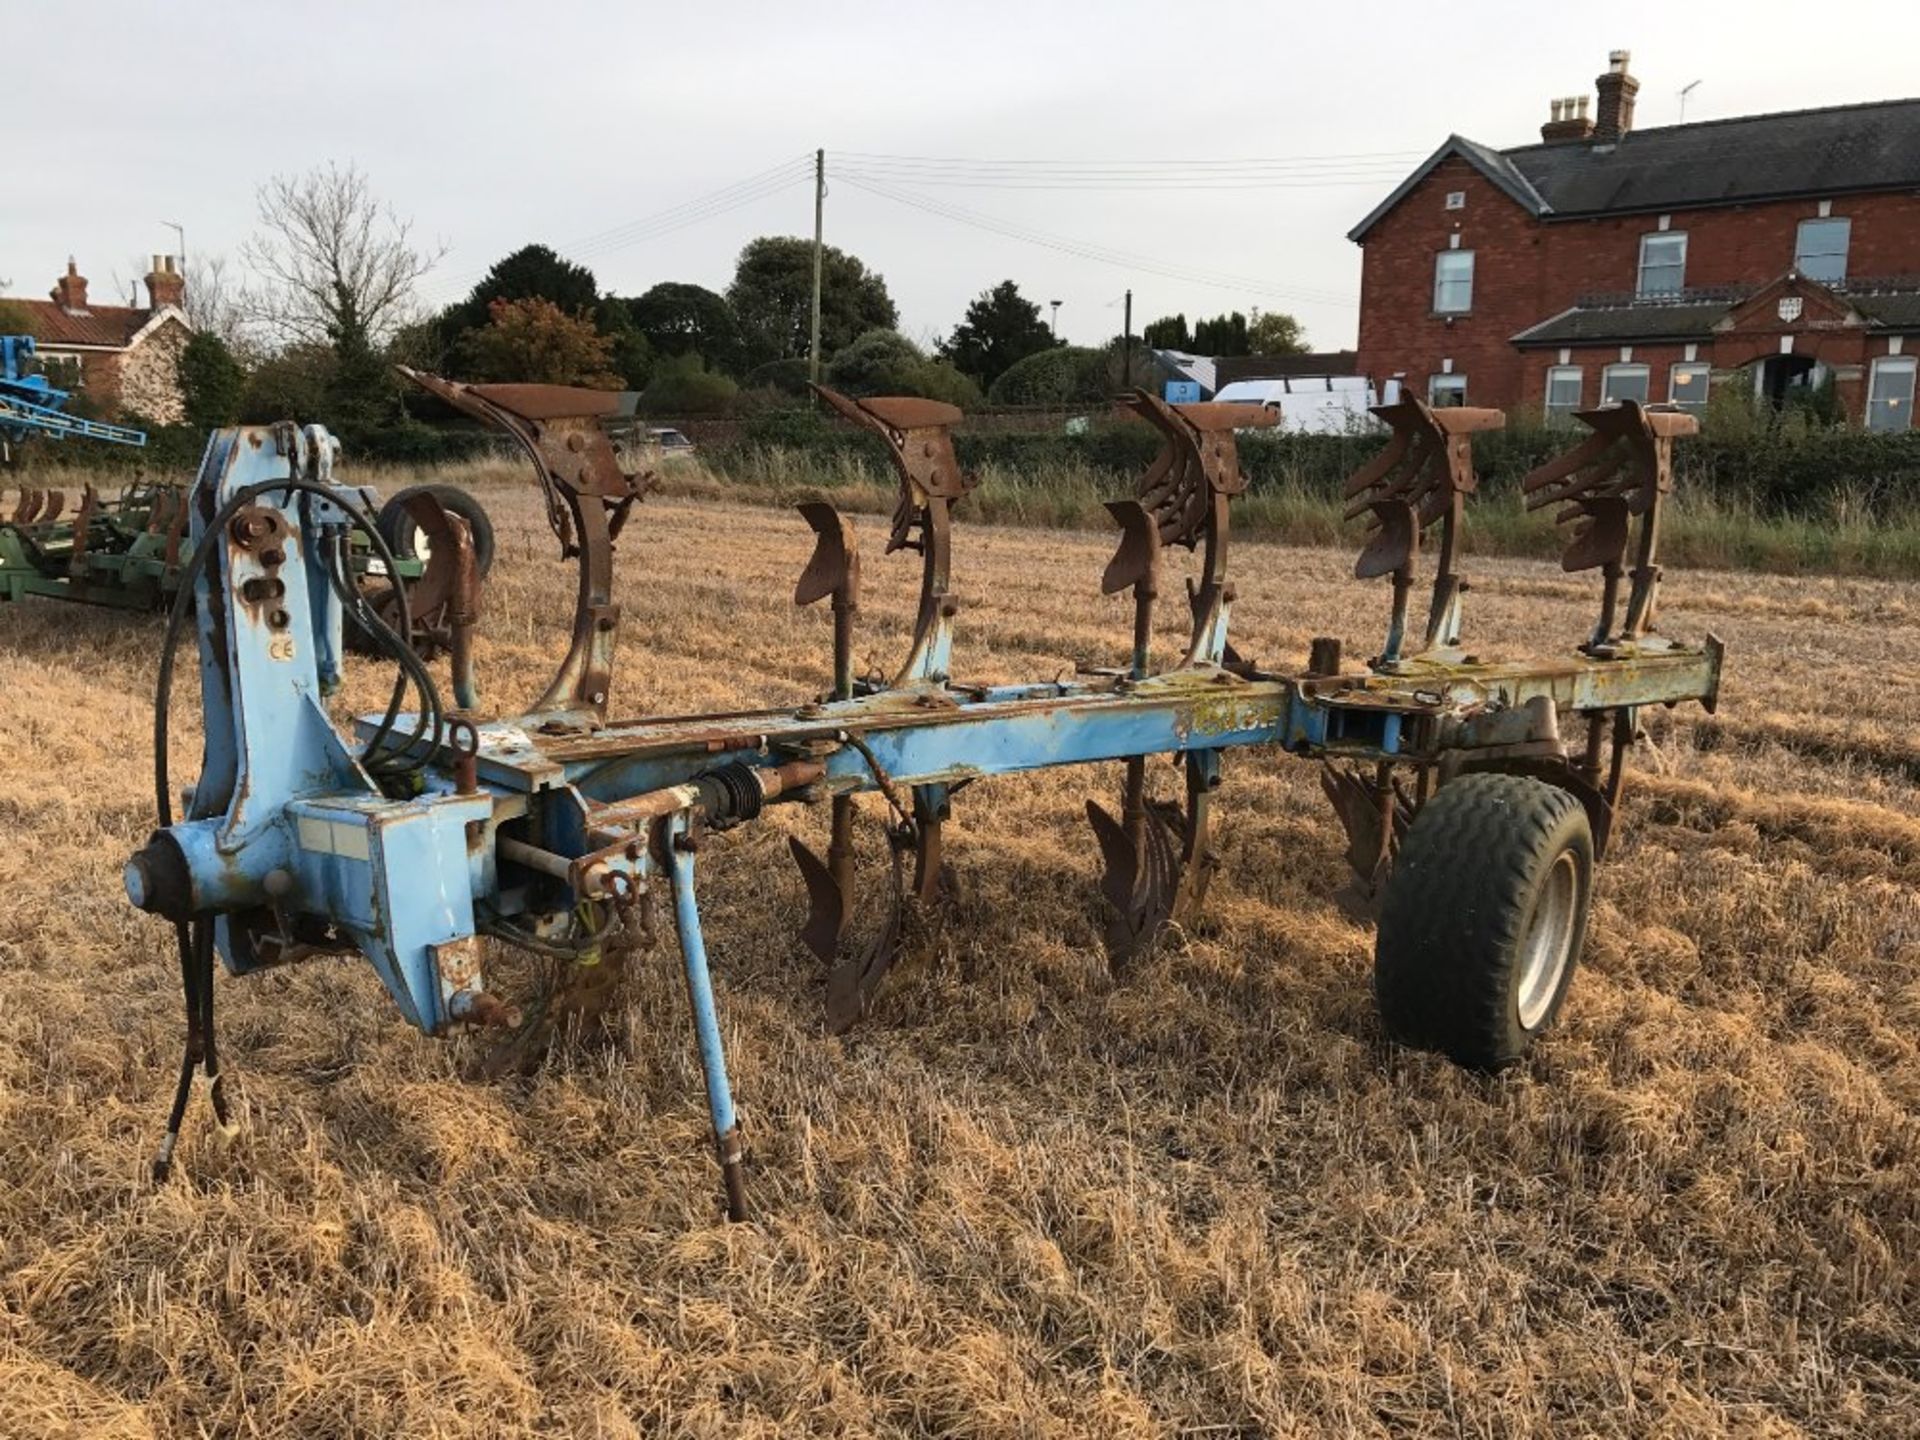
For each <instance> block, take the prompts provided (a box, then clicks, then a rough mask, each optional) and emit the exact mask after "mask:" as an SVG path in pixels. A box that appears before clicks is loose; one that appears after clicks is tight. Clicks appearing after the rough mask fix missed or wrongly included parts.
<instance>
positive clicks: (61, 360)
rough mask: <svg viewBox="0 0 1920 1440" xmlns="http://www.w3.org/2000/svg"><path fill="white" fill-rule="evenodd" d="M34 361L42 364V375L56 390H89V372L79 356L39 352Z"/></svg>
mask: <svg viewBox="0 0 1920 1440" xmlns="http://www.w3.org/2000/svg"><path fill="white" fill-rule="evenodd" d="M34 359H36V360H37V361H39V362H40V373H41V374H42V375H44V376H46V377H47V383H48V384H49V385H52V386H53V387H54V388H55V389H56V390H84V389H86V388H87V371H86V367H85V366H84V365H83V364H82V363H81V360H80V357H79V356H78V355H62V354H60V353H58V352H57V351H56V352H55V353H53V354H48V353H47V352H46V351H45V350H42V351H40V352H38V353H37V354H36V355H35V356H34Z"/></svg>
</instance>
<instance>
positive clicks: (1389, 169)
mask: <svg viewBox="0 0 1920 1440" xmlns="http://www.w3.org/2000/svg"><path fill="white" fill-rule="evenodd" d="M835 158H836V159H837V160H838V161H839V162H840V163H839V165H838V166H837V167H836V168H837V169H838V170H840V171H841V172H842V173H847V174H853V175H859V176H864V177H866V178H869V179H874V180H882V181H894V182H897V183H902V184H911V185H919V186H943V187H944V186H954V187H970V188H983V189H1007V190H1238V189H1265V188H1272V189H1307V188H1315V187H1320V186H1336V185H1346V186H1353V185H1379V184H1383V183H1386V182H1389V181H1392V180H1396V179H1398V178H1400V177H1401V176H1402V175H1404V174H1405V172H1406V170H1407V167H1408V166H1409V165H1410V164H1411V163H1412V161H1413V160H1415V159H1418V158H1419V152H1414V151H1374V152H1367V153H1364V154H1358V153H1356V154H1351V155H1321V156H1311V155H1310V156H1292V157H1264V158H1261V157H1251V158H1246V159H1232V158H1222V157H1217V156H1216V157H1209V158H1207V159H1204V160H1098V161H1072V160H1042V159H1034V158H1031V157H1020V158H1015V159H1004V160H986V159H975V158H958V157H938V156H929V155H887V154H882V153H880V152H875V151H838V152H836V153H835Z"/></svg>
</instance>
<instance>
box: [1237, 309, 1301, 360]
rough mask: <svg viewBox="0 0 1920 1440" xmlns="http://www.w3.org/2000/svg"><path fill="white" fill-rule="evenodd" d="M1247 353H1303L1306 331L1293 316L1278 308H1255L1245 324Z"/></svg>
mask: <svg viewBox="0 0 1920 1440" xmlns="http://www.w3.org/2000/svg"><path fill="white" fill-rule="evenodd" d="M1247 353H1248V354H1249V355H1304V354H1306V353H1307V337H1306V333H1305V332H1304V331H1303V330H1302V329H1301V328H1300V322H1299V321H1298V320H1296V319H1294V318H1293V316H1291V315H1288V314H1286V313H1284V312H1283V311H1279V310H1255V311H1254V312H1253V321H1252V323H1251V324H1249V325H1248V326H1247Z"/></svg>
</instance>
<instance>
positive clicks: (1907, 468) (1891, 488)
mask: <svg viewBox="0 0 1920 1440" xmlns="http://www.w3.org/2000/svg"><path fill="white" fill-rule="evenodd" d="M1583 433H1585V432H1583V431H1582V432H1575V431H1571V430H1554V429H1547V428H1544V427H1540V426H1527V427H1515V428H1512V429H1508V430H1503V431H1494V432H1491V433H1487V434H1483V435H1480V436H1477V437H1476V438H1475V441H1474V459H1475V465H1476V468H1477V470H1478V472H1479V475H1480V483H1481V488H1482V490H1483V491H1486V492H1490V493H1498V492H1500V491H1502V490H1504V489H1507V488H1509V487H1512V486H1516V485H1518V483H1519V481H1520V477H1521V476H1523V475H1525V474H1526V473H1527V471H1529V470H1531V469H1533V468H1534V467H1535V466H1536V465H1539V464H1541V463H1542V462H1543V461H1545V460H1547V459H1549V458H1550V457H1552V456H1554V455H1557V454H1560V453H1561V452H1563V451H1564V450H1565V449H1566V448H1567V447H1568V446H1569V445H1571V444H1573V443H1575V442H1576V441H1577V440H1578V438H1579V435H1580V434H1583ZM1385 443H1386V437H1385V436H1384V435H1383V434H1365V433H1360V434H1350V435H1345V434H1343V435H1298V434H1261V433H1254V434H1246V435H1242V436H1240V444H1239V448H1240V461H1241V466H1242V468H1243V469H1244V470H1245V471H1246V473H1247V476H1248V479H1249V480H1250V482H1251V484H1252V486H1253V488H1254V489H1256V490H1258V489H1263V488H1270V487H1275V486H1282V485H1285V486H1291V487H1294V488H1296V489H1300V490H1304V491H1306V492H1307V493H1310V494H1322V495H1334V494H1338V493H1339V490H1340V487H1341V485H1342V484H1343V483H1344V482H1345V480H1346V478H1347V476H1349V475H1351V474H1352V473H1353V472H1354V471H1355V470H1356V469H1358V468H1359V467H1360V466H1361V465H1362V464H1363V463H1364V462H1365V461H1366V460H1368V459H1369V458H1371V457H1372V456H1373V455H1375V454H1377V453H1379V451H1380V449H1381V447H1382V446H1383V445H1384V444H1385ZM1158 444H1159V437H1158V434H1157V432H1155V431H1154V430H1153V429H1152V428H1151V427H1150V426H1148V425H1146V424H1145V423H1144V422H1137V421H1110V420H1101V421H1097V422H1095V423H1094V424H1092V425H1090V426H1089V427H1088V428H1087V430H1086V431H1085V432H1084V433H1082V434H1078V435H1068V434H1064V433H1058V432H1048V433H1023V432H1018V431H1014V432H1008V431H996V430H982V431H969V430H968V429H967V428H966V427H964V426H962V427H961V428H960V429H958V430H956V431H955V433H954V447H955V450H956V451H957V453H958V455H959V458H960V463H961V464H962V465H963V466H965V467H967V468H969V469H984V468H993V469H1002V470H1032V471H1040V470H1044V469H1046V468H1048V467H1050V466H1058V465H1061V464H1071V465H1080V466H1085V467H1088V468H1091V469H1094V470H1098V471H1103V472H1108V473H1111V474H1113V475H1115V476H1132V475H1137V474H1138V473H1139V472H1140V471H1141V470H1143V469H1145V468H1146V466H1147V464H1148V463H1149V462H1150V461H1151V460H1152V458H1153V455H1154V452H1155V450H1156V449H1157V447H1158ZM750 448H775V449H783V450H791V451H799V452H802V453H804V454H807V455H811V456H814V457H817V458H818V459H820V460H822V461H832V460H838V459H842V458H844V457H847V456H860V457H863V458H865V459H867V460H869V461H870V462H871V463H873V464H875V465H884V464H885V463H886V455H885V451H884V448H883V447H882V445H881V443H880V441H879V439H878V438H877V437H875V436H871V435H868V434H865V433H863V432H860V431H857V430H854V429H852V428H851V427H848V426H845V425H841V424H836V423H834V422H831V421H828V420H826V419H824V418H823V417H821V416H819V415H817V414H815V413H813V412H810V411H805V410H782V411H776V412H773V413H770V414H767V415H764V416H760V417H757V418H756V419H754V420H752V421H750V422H748V423H747V424H746V425H744V426H743V427H742V429H741V432H740V435H739V438H738V439H737V440H734V441H730V442H726V443H722V444H716V445H710V446H707V447H704V459H705V460H706V463H707V465H708V467H709V468H710V469H714V470H717V471H721V472H724V471H725V470H726V469H727V467H728V462H729V460H730V459H732V458H735V457H737V456H739V455H740V454H741V452H742V451H743V450H745V449H750ZM1675 454H1676V466H1675V468H1676V472H1677V473H1676V477H1675V483H1676V485H1677V486H1678V487H1679V488H1680V489H1681V490H1683V491H1686V490H1701V491H1706V492H1709V493H1711V494H1712V495H1713V496H1714V497H1715V498H1716V499H1718V500H1720V501H1722V502H1733V503H1744V504H1746V505H1749V506H1751V507H1752V508H1753V509H1754V510H1756V511H1758V512H1760V513H1762V514H1767V515H1782V516H1793V515H1827V514H1830V513H1831V512H1832V509H1833V506H1834V503H1835V501H1836V500H1844V501H1845V502H1847V503H1849V504H1852V505H1855V506H1858V507H1861V508H1862V509H1863V510H1864V511H1865V512H1866V513H1869V514H1872V515H1875V516H1881V517H1885V516H1894V515H1900V516H1910V515H1912V514H1914V513H1916V512H1920V432H1908V433H1906V434H1900V435H1882V434H1871V433H1868V432H1866V431H1861V430H1826V431H1817V432H1812V433H1806V434H1800V435H1792V434H1783V435H1768V434H1766V433H1764V432H1761V433H1758V434H1753V435H1741V436H1727V437H1713V436H1699V437H1696V438H1692V439H1687V440H1682V441H1679V442H1677V446H1676V452H1675Z"/></svg>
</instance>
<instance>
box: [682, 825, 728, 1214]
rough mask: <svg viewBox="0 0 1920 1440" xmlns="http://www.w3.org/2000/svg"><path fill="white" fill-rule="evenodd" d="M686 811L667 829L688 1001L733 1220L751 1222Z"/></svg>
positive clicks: (722, 1176)
mask: <svg viewBox="0 0 1920 1440" xmlns="http://www.w3.org/2000/svg"><path fill="white" fill-rule="evenodd" d="M687 821H688V817H687V814H686V813H685V812H684V811H683V812H681V813H680V814H678V815H675V816H673V817H672V818H671V819H670V820H669V821H668V824H667V849H668V860H669V863H670V865H671V866H672V870H673V919H674V926H675V928H676V929H677V930H678V931H679V932H680V955H681V958H682V959H683V960H684V961H685V962H686V968H687V999H688V1001H689V1003H690V1004H691V1005H692V1008H693V1030H694V1035H695V1037H696V1038H697V1039H698V1041H699V1043H700V1069H701V1071H702V1072H703V1073H704V1074H705V1076H706V1081H707V1111H708V1113H709V1114H710V1115H712V1117H713V1143H714V1149H715V1151H716V1153H717V1154H718V1156H719V1160H720V1177H721V1180H722V1182H723V1183H724V1184H725V1186H726V1198H727V1219H728V1220H732V1221H740V1220H745V1219H746V1218H747V1188H746V1176H745V1173H744V1170H743V1159H744V1156H743V1152H742V1149H741V1144H740V1124H739V1121H738V1119H737V1118H736V1117H735V1115H734V1113H733V1091H732V1090H731V1089H730V1088H729V1086H728V1084H727V1052H726V1046H725V1043H724V1042H723V1041H722V1040H721V1038H720V1017H719V1014H718V1012H717V1011H716V1009H715V1007H714V1003H713V977H712V976H711V975H710V974H709V973H708V971H707V945H706V941H705V939H704V938H703V937H702V936H701V933H700V904H699V901H698V899H697V898H696V897H695V895H694V892H693V856H694V848H695V847H694V839H693V836H692V834H691V833H690V832H689V830H688V828H687Z"/></svg>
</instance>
